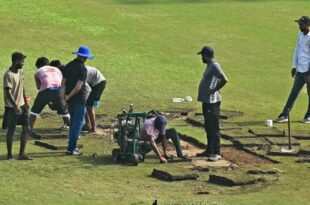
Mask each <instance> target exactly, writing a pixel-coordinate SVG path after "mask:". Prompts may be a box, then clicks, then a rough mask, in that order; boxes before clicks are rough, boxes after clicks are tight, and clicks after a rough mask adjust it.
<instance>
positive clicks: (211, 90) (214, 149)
mask: <svg viewBox="0 0 310 205" xmlns="http://www.w3.org/2000/svg"><path fill="white" fill-rule="evenodd" d="M198 55H201V58H202V62H203V63H206V64H207V68H206V70H205V72H204V74H203V76H202V79H201V81H200V84H199V90H198V101H200V102H202V111H203V116H204V121H205V130H206V134H207V140H208V144H207V150H206V151H204V152H202V153H197V156H198V157H208V160H209V161H217V160H220V159H221V152H220V127H219V115H220V105H221V100H222V98H221V94H220V92H219V90H220V89H221V88H222V87H224V85H225V84H226V83H227V81H228V79H227V77H226V75H225V74H224V72H223V71H222V69H221V66H220V64H219V63H218V62H216V61H215V60H213V57H214V51H213V49H212V48H211V47H209V46H205V47H203V48H202V50H201V51H200V52H198Z"/></svg>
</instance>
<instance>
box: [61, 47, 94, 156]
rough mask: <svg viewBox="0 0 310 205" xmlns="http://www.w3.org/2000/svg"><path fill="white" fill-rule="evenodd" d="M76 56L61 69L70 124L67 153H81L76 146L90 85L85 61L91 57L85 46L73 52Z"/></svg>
mask: <svg viewBox="0 0 310 205" xmlns="http://www.w3.org/2000/svg"><path fill="white" fill-rule="evenodd" d="M73 54H76V55H77V57H76V58H75V59H74V60H73V61H71V62H70V63H68V64H67V65H66V66H65V68H64V70H63V82H62V86H63V87H64V90H65V100H66V101H67V103H68V106H69V113H70V116H71V125H70V129H69V142H68V148H67V154H68V155H81V154H82V153H81V152H80V150H79V149H78V148H77V147H76V144H77V140H78V138H79V136H80V133H81V129H82V126H83V120H84V117H85V113H86V105H85V104H86V100H87V98H88V96H89V93H90V87H89V86H88V85H87V83H86V78H87V70H86V67H85V64H84V63H85V62H86V60H87V59H88V58H90V59H93V58H94V56H93V55H92V54H91V53H90V49H89V48H88V47H87V46H81V47H80V48H79V49H78V51H75V52H73Z"/></svg>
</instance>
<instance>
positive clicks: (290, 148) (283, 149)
mask: <svg viewBox="0 0 310 205" xmlns="http://www.w3.org/2000/svg"><path fill="white" fill-rule="evenodd" d="M287 118H288V121H287V126H288V148H287V147H282V148H281V152H282V153H293V152H294V151H295V150H294V149H292V145H291V118H290V109H288V110H287Z"/></svg>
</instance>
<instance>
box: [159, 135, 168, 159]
mask: <svg viewBox="0 0 310 205" xmlns="http://www.w3.org/2000/svg"><path fill="white" fill-rule="evenodd" d="M159 137H160V139H161V144H162V146H163V150H164V156H165V157H167V156H168V155H167V139H166V135H163V134H160V135H159Z"/></svg>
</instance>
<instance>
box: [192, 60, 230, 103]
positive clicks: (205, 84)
mask: <svg viewBox="0 0 310 205" xmlns="http://www.w3.org/2000/svg"><path fill="white" fill-rule="evenodd" d="M221 75H225V74H224V72H223V71H222V69H221V66H220V64H219V63H218V62H216V61H213V62H212V63H210V64H208V65H207V68H206V70H205V72H204V73H203V76H202V79H201V81H200V84H199V90H198V101H200V102H203V103H217V102H220V101H221V100H222V97H221V93H220V92H219V91H216V92H215V93H214V94H211V95H209V94H208V90H209V89H213V88H215V87H216V85H217V83H218V82H219V80H220V76H221Z"/></svg>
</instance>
